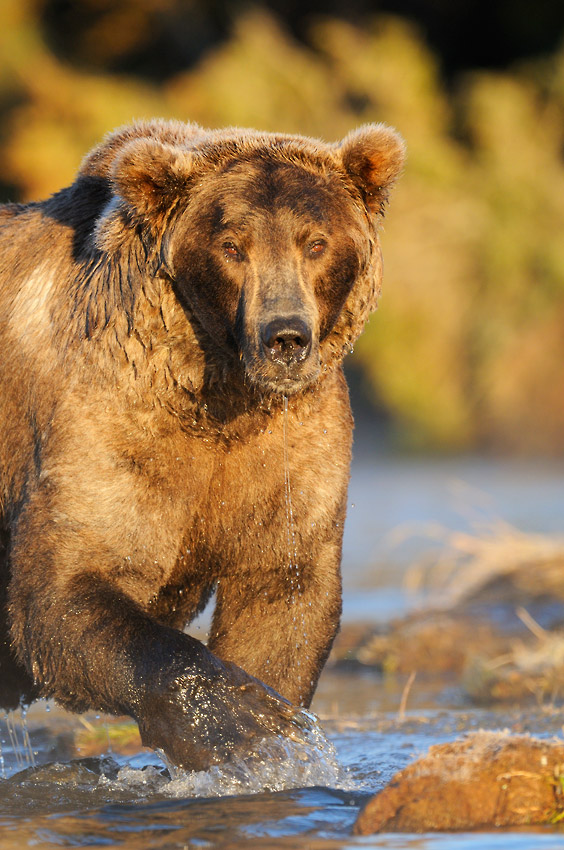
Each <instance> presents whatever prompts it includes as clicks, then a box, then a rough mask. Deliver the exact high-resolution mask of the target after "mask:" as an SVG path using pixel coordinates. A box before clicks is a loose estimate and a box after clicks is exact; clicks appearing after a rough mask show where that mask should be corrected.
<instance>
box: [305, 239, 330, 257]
mask: <svg viewBox="0 0 564 850" xmlns="http://www.w3.org/2000/svg"><path fill="white" fill-rule="evenodd" d="M326 248H327V242H326V241H325V240H324V239H316V240H315V242H312V243H311V245H308V251H309V254H310V255H311V256H312V257H320V256H321V255H322V254H324V253H325V249H326Z"/></svg>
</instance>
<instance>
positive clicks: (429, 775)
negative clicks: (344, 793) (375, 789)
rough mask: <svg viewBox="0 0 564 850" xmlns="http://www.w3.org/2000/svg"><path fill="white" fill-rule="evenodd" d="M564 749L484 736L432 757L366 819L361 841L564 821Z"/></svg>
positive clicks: (374, 804)
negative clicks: (372, 837)
mask: <svg viewBox="0 0 564 850" xmlns="http://www.w3.org/2000/svg"><path fill="white" fill-rule="evenodd" d="M563 789H564V742H562V741H554V740H541V739H538V738H530V737H527V736H515V735H510V734H508V733H504V732H502V733H500V732H476V733H474V734H472V735H468V737H466V738H464V739H462V740H457V741H454V742H453V743H449V744H440V745H437V746H434V747H431V748H430V749H429V752H428V754H427V755H425V756H423V757H422V758H420V759H418V760H417V761H416V762H414V763H413V764H411V765H409V766H408V767H407V768H405V769H404V770H401V771H400V772H399V773H397V774H396V775H395V776H394V777H393V778H392V780H391V781H390V783H389V784H388V785H387V786H386V787H385V788H384V789H383V790H382V791H380V792H379V793H378V794H376V796H375V797H373V798H372V799H371V800H370V802H369V803H368V804H367V805H366V806H365V808H364V809H363V810H362V811H361V813H360V815H359V817H358V819H357V821H356V824H355V827H354V832H355V834H356V835H370V834H372V833H375V832H428V831H439V830H472V829H484V828H491V827H509V826H520V825H532V824H555V823H559V822H560V821H564V793H563Z"/></svg>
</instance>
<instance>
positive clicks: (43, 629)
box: [0, 510, 300, 770]
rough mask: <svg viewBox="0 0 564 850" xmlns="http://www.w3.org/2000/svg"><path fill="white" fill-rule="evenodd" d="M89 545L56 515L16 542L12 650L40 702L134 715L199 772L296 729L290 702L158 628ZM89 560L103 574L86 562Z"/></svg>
mask: <svg viewBox="0 0 564 850" xmlns="http://www.w3.org/2000/svg"><path fill="white" fill-rule="evenodd" d="M85 537H86V539H88V535H87V534H86V530H85V529H84V528H81V529H76V528H73V527H71V526H69V525H68V524H67V523H65V522H64V520H63V519H62V518H61V517H60V516H59V517H57V518H56V519H55V518H49V517H46V516H45V513H44V512H37V513H35V514H34V513H33V512H30V511H29V510H28V511H27V512H26V515H25V517H24V519H23V520H22V522H20V524H19V528H18V530H17V533H16V534H14V537H13V541H12V543H13V545H12V547H11V569H12V576H13V578H12V582H11V585H10V588H9V611H10V626H11V635H12V643H13V646H14V648H15V651H16V652H17V655H18V658H19V660H20V661H21V662H22V663H23V664H24V665H25V667H26V668H27V670H28V671H29V673H30V674H31V676H32V677H33V679H34V682H35V683H36V685H37V686H38V689H39V692H40V695H42V696H46V697H54V698H55V699H56V700H57V701H58V702H59V703H61V704H62V705H64V706H65V707H67V708H69V709H71V710H74V711H84V710H87V709H92V710H98V711H105V712H109V713H112V714H128V715H130V716H132V717H133V718H135V720H136V721H137V722H138V724H139V727H140V731H141V736H142V740H143V742H144V743H145V744H146V745H148V746H151V747H154V748H158V749H161V750H163V751H164V753H165V754H166V756H167V757H168V758H169V759H170V760H171V761H172V762H173V763H175V764H177V765H180V766H183V767H186V768H189V769H193V770H202V769H205V768H207V767H209V766H210V765H211V764H214V763H218V762H224V761H226V760H229V759H231V758H232V757H235V756H238V757H244V756H245V755H247V754H248V753H249V752H250V751H252V750H253V749H254V748H256V746H257V745H258V744H259V742H260V741H261V740H262V739H263V738H265V737H266V738H268V737H269V736H272V735H274V736H277V735H287V734H295V733H296V732H297V730H298V728H299V726H300V718H299V717H297V712H296V710H295V709H294V708H293V707H292V706H290V705H289V704H288V703H287V702H286V701H285V700H283V699H282V698H281V697H280V696H279V695H277V694H276V693H274V692H273V691H271V690H270V689H268V688H266V687H264V686H263V685H262V683H260V682H258V681H257V680H256V679H254V678H253V677H252V676H249V675H248V674H247V673H245V672H244V671H243V670H241V669H240V668H238V667H237V666H236V665H235V664H232V663H229V662H223V661H221V660H220V659H219V658H217V657H216V656H215V655H214V654H213V653H212V652H210V651H209V650H208V649H207V648H206V647H205V646H203V645H202V644H201V643H200V642H199V641H197V640H195V639H194V638H191V637H189V636H188V635H185V634H183V633H182V632H179V631H176V630H175V629H172V628H169V627H167V626H164V625H162V624H160V623H158V622H156V621H155V620H153V619H152V618H151V617H150V616H149V615H148V614H147V612H146V611H145V610H144V608H143V606H142V605H140V604H139V602H138V601H136V600H134V599H133V598H132V597H131V596H130V595H129V594H128V593H126V592H124V590H123V589H121V588H120V586H119V584H118V582H117V581H116V580H113V579H112V570H111V567H110V558H111V553H110V552H109V551H108V550H107V549H106V550H105V549H104V548H103V546H102V545H101V543H100V541H98V543H96V542H95V541H94V539H93V538H92V537H90V539H89V543H90V544H91V546H90V547H89V548H88V551H87V550H86V549H85V545H84V544H85ZM94 553H95V554H94ZM94 557H96V558H97V559H98V562H99V566H98V568H97V569H96V568H94V567H93V566H92V567H88V566H87V565H88V564H89V563H91V562H92V561H93V559H94ZM0 684H1V683H0Z"/></svg>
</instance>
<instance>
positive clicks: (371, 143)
mask: <svg viewBox="0 0 564 850" xmlns="http://www.w3.org/2000/svg"><path fill="white" fill-rule="evenodd" d="M339 152H340V154H341V158H342V162H343V166H344V168H345V170H346V171H347V172H348V173H349V175H350V176H351V177H352V179H353V181H354V182H355V183H356V185H357V186H358V188H359V189H360V190H361V192H362V194H363V197H364V202H365V204H366V206H367V207H368V209H369V210H370V212H374V213H383V208H384V205H385V203H386V200H387V198H388V192H389V189H390V188H391V186H392V185H393V183H394V182H395V180H396V179H397V178H398V177H399V175H400V173H401V170H402V168H403V164H404V161H405V143H404V141H403V139H402V137H401V136H400V135H399V133H397V132H396V131H395V130H392V129H391V128H390V127H387V126H386V125H385V124H365V125H364V127H359V128H358V130H353V132H352V133H349V135H348V136H346V137H345V138H344V139H343V141H342V142H341V145H340V147H339Z"/></svg>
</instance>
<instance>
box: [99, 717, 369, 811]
mask: <svg viewBox="0 0 564 850" xmlns="http://www.w3.org/2000/svg"><path fill="white" fill-rule="evenodd" d="M302 714H303V715H304V727H305V728H304V730H303V734H302V735H301V737H300V738H299V739H290V738H284V737H282V736H280V737H278V738H268V739H263V740H261V741H260V742H258V744H257V747H256V749H255V750H254V751H253V752H251V753H250V754H249V755H247V756H246V757H245V758H238V759H234V760H233V761H230V762H227V763H225V764H221V765H215V766H213V767H211V768H210V769H209V770H205V771H193V772H188V771H184V770H180V769H179V768H177V767H175V766H174V765H171V764H170V763H169V762H168V761H167V760H166V757H164V756H163V755H162V754H160V755H161V757H162V758H163V761H164V762H165V764H167V767H168V772H169V776H167V775H166V774H163V772H162V770H159V769H158V768H157V767H154V766H151V767H145V768H143V769H137V768H133V767H131V766H125V767H122V768H121V769H120V770H119V771H118V774H117V777H116V779H112V780H110V779H108V778H107V777H104V776H102V777H100V783H101V784H114V786H115V783H117V786H118V787H121V788H123V789H124V790H125V789H129V790H135V789H137V790H138V791H139V792H144V793H146V792H147V791H150V792H155V793H156V792H158V793H160V794H164V795H166V796H167V797H224V796H232V795H238V794H260V793H262V792H264V791H287V790H289V789H291V788H311V787H314V786H322V787H331V788H338V789H341V790H344V791H355V790H358V784H357V782H356V781H355V780H354V779H353V778H352V777H351V775H350V774H349V772H348V770H346V769H345V768H344V767H342V765H341V764H340V763H339V761H338V759H337V754H336V751H335V748H334V747H333V745H332V744H331V742H330V741H329V740H328V739H327V738H326V737H325V735H324V733H323V731H322V729H321V727H320V726H319V724H318V722H317V720H316V718H315V716H314V715H312V714H310V713H309V712H305V711H303V712H302ZM306 724H307V725H306Z"/></svg>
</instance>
